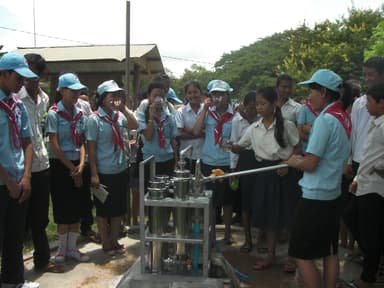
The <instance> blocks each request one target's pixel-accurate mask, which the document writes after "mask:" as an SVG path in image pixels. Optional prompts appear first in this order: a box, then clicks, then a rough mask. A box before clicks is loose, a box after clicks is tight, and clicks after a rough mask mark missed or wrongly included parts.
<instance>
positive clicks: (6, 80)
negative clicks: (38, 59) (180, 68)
mask: <svg viewBox="0 0 384 288" xmlns="http://www.w3.org/2000/svg"><path fill="white" fill-rule="evenodd" d="M26 58H27V60H28V59H29V58H28V56H27V57H26ZM30 60H31V59H30ZM28 64H30V65H29V66H28ZM39 67H40V66H39V65H38V64H36V63H35V62H33V61H32V60H31V61H29V63H27V62H26V60H25V59H24V57H23V56H21V55H18V54H15V53H7V54H5V55H4V56H2V58H1V59H0V123H1V124H2V126H3V129H2V130H1V132H0V133H1V138H0V139H1V140H0V147H1V149H0V156H1V157H0V208H1V209H0V221H1V222H0V224H1V225H0V243H1V245H0V251H1V255H2V259H1V261H2V264H1V269H2V270H1V278H0V283H2V285H3V286H2V287H13V286H15V285H17V284H22V283H24V276H23V273H24V267H23V258H22V247H23V235H24V231H25V225H26V221H28V222H31V223H30V225H31V227H34V226H35V230H36V231H39V233H35V236H33V238H34V239H33V240H34V246H35V252H34V263H35V268H36V269H37V270H40V269H41V270H43V271H49V272H63V269H62V267H61V266H60V265H59V263H61V262H63V261H65V260H66V259H75V260H77V261H88V260H89V256H88V255H86V254H83V253H81V252H80V251H79V250H78V249H77V247H76V241H77V237H78V232H79V222H80V218H81V216H82V207H81V205H80V203H81V201H80V199H79V197H80V195H81V192H80V191H81V189H82V186H84V185H86V184H87V183H84V182H86V181H87V180H86V179H85V178H84V175H83V174H84V167H85V162H86V155H87V157H88V160H87V161H88V163H89V172H90V179H89V180H88V181H89V183H88V184H89V185H90V186H91V187H94V188H99V187H100V186H101V185H105V186H103V187H107V190H108V192H109V194H108V197H107V199H106V200H105V202H104V201H102V200H100V199H98V198H97V197H94V204H95V207H96V222H97V226H98V231H99V233H100V237H101V244H102V249H103V251H104V252H105V253H106V254H108V255H114V254H115V253H120V252H122V251H124V246H123V245H121V244H120V243H119V242H118V237H119V232H120V226H121V223H122V217H123V215H124V214H125V213H126V212H127V207H126V206H127V205H126V203H127V199H126V198H127V191H128V184H129V183H128V179H129V176H128V168H129V167H128V166H129V163H128V161H127V160H128V159H127V153H126V148H125V147H126V144H127V143H126V142H127V139H125V138H124V137H123V136H124V135H126V134H127V133H126V132H127V131H129V130H137V132H138V135H139V137H138V139H140V141H138V142H139V143H140V145H139V147H138V149H139V150H138V152H139V153H138V154H137V156H138V157H137V161H140V160H141V159H146V158H148V157H150V156H151V155H154V156H155V161H156V171H161V174H167V175H169V176H172V175H173V173H174V170H175V167H176V165H177V162H178V160H179V159H178V157H179V153H178V152H179V151H180V150H181V149H184V148H185V147H187V146H188V145H192V147H193V150H192V153H191V154H190V155H187V156H186V157H187V158H186V159H183V160H186V163H187V168H188V169H190V170H191V171H192V172H194V170H195V164H196V160H197V159H201V170H202V173H203V174H204V175H205V176H208V175H210V174H211V172H212V170H213V169H221V170H223V171H224V172H230V171H236V170H248V169H254V168H262V167H269V166H275V165H279V164H287V165H286V167H283V168H279V169H276V170H271V171H267V172H263V173H258V174H254V175H249V176H241V177H240V178H239V183H240V185H239V188H238V189H235V190H236V191H234V190H233V187H232V188H231V185H230V183H229V182H230V181H229V180H225V181H220V182H219V181H218V182H214V183H208V184H207V187H206V188H207V189H210V190H212V191H213V195H212V205H213V209H212V210H211V212H212V213H211V223H212V226H211V229H212V235H213V237H214V239H216V232H215V221H216V216H217V215H216V214H217V213H219V212H220V211H221V208H222V211H223V222H224V225H225V230H224V239H223V242H224V243H225V244H227V245H231V244H232V242H233V240H232V237H231V224H232V214H233V203H234V201H235V198H237V197H238V196H239V195H241V214H242V222H243V227H244V233H245V243H244V245H243V246H241V251H242V252H245V253H246V252H250V251H251V250H252V248H253V242H252V236H251V227H252V226H255V227H257V228H259V230H260V231H263V233H265V235H266V240H267V257H266V258H265V259H262V260H258V261H257V262H256V263H255V264H254V266H253V268H254V269H255V270H264V269H267V268H269V267H270V266H271V265H273V264H274V263H275V260H276V259H275V258H276V242H277V235H278V232H279V231H281V230H284V229H287V230H288V231H289V235H290V239H289V248H288V255H289V257H288V261H287V263H286V265H285V266H284V269H285V270H286V271H288V272H291V271H294V270H295V268H296V266H295V265H297V268H298V271H299V274H300V276H301V279H302V282H303V284H304V286H305V287H313V288H317V287H322V285H324V286H325V287H336V285H337V278H338V271H339V270H338V269H339V268H338V267H339V260H338V256H337V253H338V245H339V241H338V239H339V225H340V220H341V217H342V216H343V219H344V222H345V224H346V225H347V227H348V228H349V229H350V231H351V233H352V234H353V236H354V238H355V239H356V240H357V243H358V244H359V247H360V249H361V250H362V252H363V255H364V262H363V271H362V274H361V277H360V279H358V280H357V281H355V282H353V283H351V285H355V287H369V285H371V284H373V283H374V282H375V280H376V278H375V277H376V272H377V270H378V267H379V264H380V255H381V251H382V248H383V245H382V244H383V231H384V230H383V219H384V218H383V211H384V209H383V203H384V201H383V197H384V192H383V191H382V189H380V187H382V185H383V184H384V178H383V177H384V170H383V169H384V164H383V163H382V160H381V159H382V156H383V153H384V149H382V147H383V146H381V142H382V141H384V140H383V139H384V138H383V136H384V135H383V133H384V130H383V129H384V126H383V125H384V124H382V123H383V120H382V119H384V118H382V115H383V114H384V59H383V58H381V57H373V58H371V59H369V60H367V61H366V62H365V63H364V67H363V70H364V80H365V82H366V84H367V86H368V90H367V93H366V95H364V96H361V97H360V98H357V100H355V102H354V104H353V106H351V105H352V103H353V101H354V94H353V91H354V90H353V89H352V88H353V85H352V83H351V82H348V81H343V79H342V78H341V77H340V76H339V75H338V74H336V73H335V72H333V71H331V70H328V69H319V70H317V71H316V72H315V73H314V74H313V75H312V77H311V78H310V79H309V80H307V81H303V82H300V83H299V85H301V86H304V87H308V88H309V98H308V101H307V102H306V103H304V104H303V105H301V104H299V103H297V102H296V101H294V100H293V99H291V98H290V97H291V96H292V94H293V88H294V84H295V83H294V80H293V79H292V78H291V77H290V76H289V75H286V74H284V75H280V76H279V77H278V79H277V81H276V85H275V87H263V88H260V89H259V90H257V91H250V92H248V93H247V94H246V95H245V96H244V100H243V102H242V103H241V104H240V105H239V107H236V109H235V107H234V106H233V105H232V103H231V93H232V92H233V88H232V87H231V86H230V85H229V84H228V83H227V82H225V81H223V80H218V79H215V80H212V81H210V82H209V83H208V85H207V87H206V89H203V88H202V86H201V84H200V83H199V82H198V81H196V80H191V81H188V82H187V83H186V84H185V86H184V95H185V101H184V104H183V105H181V103H182V101H181V100H180V99H179V98H177V96H176V94H175V92H174V91H173V90H172V88H170V79H169V77H168V76H167V75H165V74H162V75H160V76H159V77H157V78H156V79H154V80H153V81H151V82H150V83H149V85H148V87H147V91H146V99H144V100H143V101H141V103H140V105H139V107H138V108H137V110H136V111H135V113H134V112H132V111H131V110H129V109H128V107H127V106H126V105H125V101H124V100H125V94H124V91H123V89H121V88H120V87H119V86H118V84H117V83H116V82H115V81H113V80H108V81H105V82H103V83H101V84H100V85H99V86H98V88H97V93H96V96H95V99H94V100H95V103H96V107H95V109H94V110H95V111H93V112H92V113H90V114H89V115H88V116H86V115H85V114H86V113H85V111H84V110H83V109H81V108H79V105H78V101H79V95H80V93H81V91H84V90H85V89H87V87H86V86H85V85H83V84H82V83H81V82H80V80H79V79H78V77H77V76H76V74H73V73H66V74H62V75H60V76H59V78H58V87H57V91H56V92H57V97H56V100H55V103H54V104H53V105H52V106H51V107H50V108H49V109H48V115H47V119H46V124H45V133H46V134H47V135H48V137H49V143H48V151H47V150H46V149H45V145H44V139H43V133H42V128H41V123H42V122H43V121H44V119H43V116H44V114H45V112H46V111H47V107H48V103H49V98H48V96H47V95H46V94H45V93H44V92H43V91H42V90H41V89H40V88H39V86H38V85H39V82H38V79H39V76H41V74H42V72H43V71H42V68H41V67H40V68H39ZM24 80H25V81H24ZM23 85H24V86H23ZM357 96H359V95H357ZM172 101H173V104H178V105H179V107H176V105H175V106H174V105H173V104H172V103H171V102H172ZM351 107H352V119H351V117H350V115H349V113H348V112H346V111H348V109H350V108H351ZM139 155H140V156H139ZM357 155H359V156H357ZM363 155H364V157H363ZM348 159H352V161H353V162H351V163H349V162H348ZM349 164H351V166H352V167H353V168H354V169H353V170H352V169H348V167H349ZM359 165H360V168H358V166H359ZM344 172H345V173H344ZM343 173H344V174H345V175H347V176H348V178H349V179H351V180H350V181H351V185H350V191H351V192H353V193H354V194H350V195H351V196H350V197H348V199H349V201H348V203H347V204H345V203H344V205H341V204H340V202H341V200H340V199H341V198H342V197H341V179H342V174H343ZM136 176H137V175H136ZM132 180H133V179H132ZM47 183H48V184H50V185H48V184H47ZM136 184H137V182H136ZM31 191H32V193H31ZM136 191H137V190H136ZM136 193H137V192H136ZM30 194H31V195H30ZM35 194H36V195H37V194H39V195H40V196H39V198H38V200H37V201H35V200H34V197H35ZM49 195H51V197H52V205H53V216H54V221H55V223H56V224H57V231H58V236H59V248H58V251H57V253H56V255H55V256H54V257H53V258H52V261H51V259H50V251H49V246H48V240H47V236H46V233H45V228H46V226H47V224H48V206H49ZM28 198H30V199H29V201H27V199H28ZM136 198H137V195H136ZM33 201H35V202H37V203H35V204H33ZM133 202H135V200H133ZM28 205H29V206H33V205H35V207H36V205H37V207H39V206H38V205H40V208H39V209H37V210H39V211H40V213H36V212H35V213H32V214H33V215H29V214H28V215H29V216H28V217H27V213H28V210H30V209H28V207H27V206H28ZM344 206H347V208H346V209H344V208H345V207H344ZM216 208H220V209H216ZM344 210H345V211H344ZM137 213H138V211H137V209H136V212H135V213H134V214H137ZM135 218H136V221H137V215H136V216H135V215H133V219H135ZM366 223H370V225H367V224H366ZM35 238H36V239H35ZM318 258H323V260H324V261H323V263H324V277H323V278H322V277H321V276H320V272H319V271H318V269H317V267H316V264H315V262H314V260H315V259H318ZM7 285H9V286H7ZM27 285H28V284H24V286H25V287H33V286H27Z"/></svg>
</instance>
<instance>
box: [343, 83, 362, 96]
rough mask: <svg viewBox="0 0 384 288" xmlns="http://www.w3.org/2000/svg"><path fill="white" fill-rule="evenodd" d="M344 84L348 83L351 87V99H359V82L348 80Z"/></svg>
mask: <svg viewBox="0 0 384 288" xmlns="http://www.w3.org/2000/svg"><path fill="white" fill-rule="evenodd" d="M345 82H346V83H348V84H349V85H351V89H352V97H353V99H356V98H358V97H360V95H361V84H360V81H359V80H356V79H349V80H347V81H345Z"/></svg>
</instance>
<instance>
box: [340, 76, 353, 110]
mask: <svg viewBox="0 0 384 288" xmlns="http://www.w3.org/2000/svg"><path fill="white" fill-rule="evenodd" d="M353 100H354V97H353V86H352V85H351V83H350V82H348V81H344V82H343V83H342V84H341V89H340V101H341V103H343V109H344V110H347V108H348V107H349V106H350V105H352V103H353Z"/></svg>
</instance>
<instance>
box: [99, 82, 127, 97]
mask: <svg viewBox="0 0 384 288" xmlns="http://www.w3.org/2000/svg"><path fill="white" fill-rule="evenodd" d="M117 91H124V89H122V88H120V87H119V85H117V83H116V81H115V80H108V81H104V82H103V83H101V84H100V85H99V86H97V94H99V95H103V94H104V93H113V92H117Z"/></svg>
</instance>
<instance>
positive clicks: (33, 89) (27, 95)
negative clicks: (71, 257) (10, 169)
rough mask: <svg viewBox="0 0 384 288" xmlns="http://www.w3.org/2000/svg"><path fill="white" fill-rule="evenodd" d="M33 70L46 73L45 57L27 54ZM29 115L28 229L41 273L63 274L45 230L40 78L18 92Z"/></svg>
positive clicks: (43, 102)
mask: <svg viewBox="0 0 384 288" xmlns="http://www.w3.org/2000/svg"><path fill="white" fill-rule="evenodd" d="M25 58H26V60H27V62H28V65H29V67H30V69H31V70H32V71H33V72H35V73H36V74H37V75H38V76H39V77H41V76H42V74H43V73H44V72H45V70H46V63H45V60H44V58H42V57H41V56H40V55H39V54H26V55H25ZM18 96H19V97H20V99H21V100H22V101H23V103H24V105H25V108H26V110H27V112H28V117H29V120H30V124H31V129H32V132H33V135H32V138H31V139H32V145H33V158H32V177H31V197H30V199H29V205H28V214H27V227H28V229H30V230H31V234H32V241H33V246H34V253H33V262H34V264H35V270H37V271H40V272H53V273H62V272H64V269H63V268H62V267H61V266H59V265H57V264H55V263H53V262H51V261H50V257H51V253H50V248H49V242H48V238H47V233H46V231H45V229H46V227H47V225H48V222H49V219H48V209H49V193H50V191H49V159H48V153H47V149H46V147H45V143H44V134H43V131H42V124H43V123H44V122H45V119H44V116H45V114H46V111H47V107H48V104H49V97H48V95H47V94H46V93H45V92H44V91H43V90H42V89H41V88H40V87H39V80H38V79H33V80H32V79H27V80H26V81H25V85H24V86H23V87H22V88H21V89H20V91H19V92H18Z"/></svg>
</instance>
